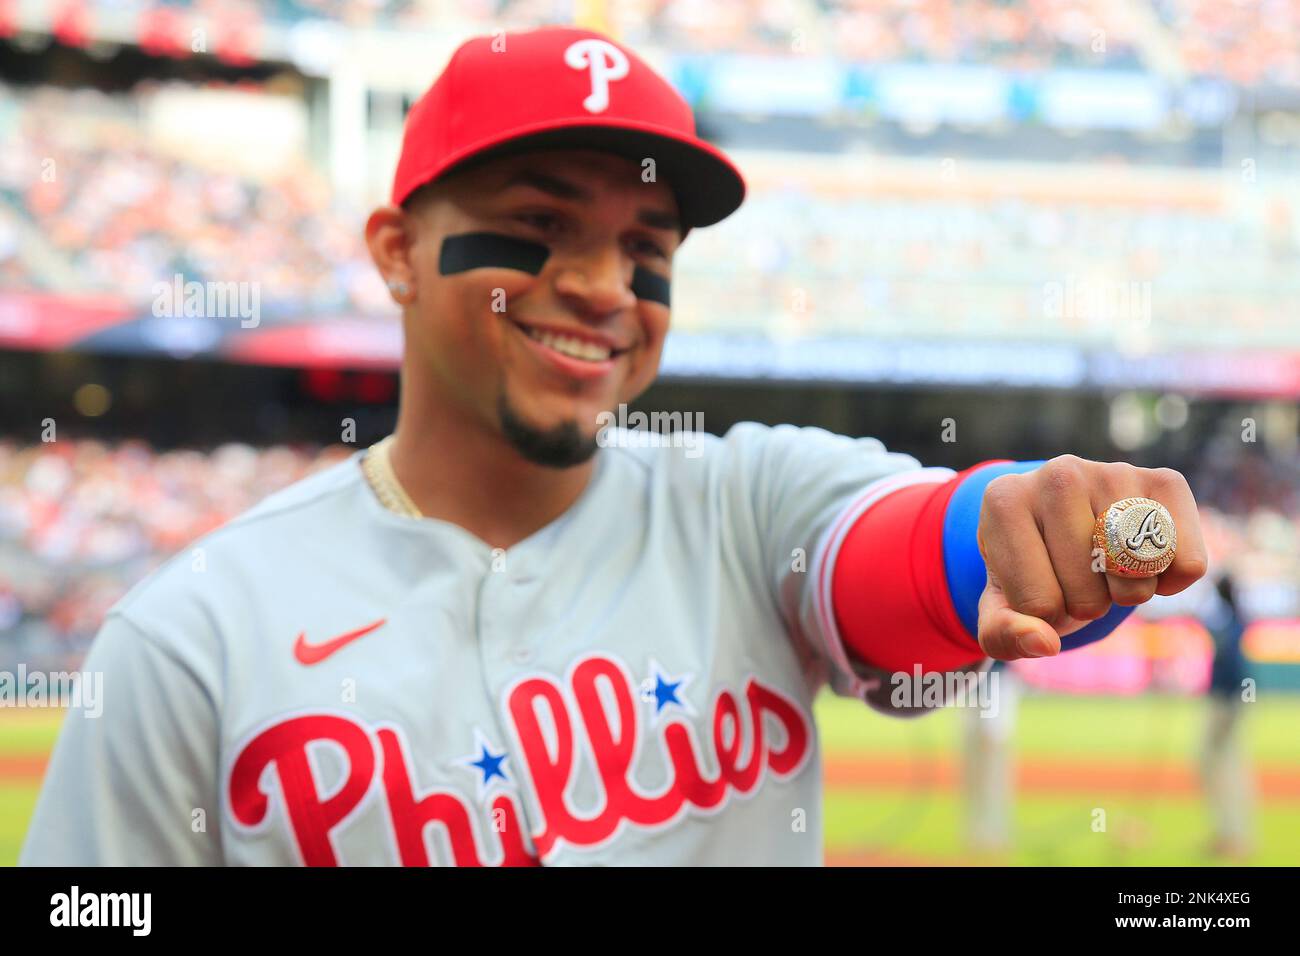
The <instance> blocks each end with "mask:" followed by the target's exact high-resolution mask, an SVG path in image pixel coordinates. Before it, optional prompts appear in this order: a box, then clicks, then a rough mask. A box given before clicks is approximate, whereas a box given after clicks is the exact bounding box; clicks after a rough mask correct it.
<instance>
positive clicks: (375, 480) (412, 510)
mask: <svg viewBox="0 0 1300 956" xmlns="http://www.w3.org/2000/svg"><path fill="white" fill-rule="evenodd" d="M392 443H393V436H392V435H389V436H388V437H387V438H382V439H380V440H379V441H377V442H375V443H374V444H373V445H371V446H370V447H369V448H367V449H366V453H365V455H364V456H363V457H362V459H361V473H362V474H364V475H365V476H366V481H367V482H368V483H369V485H370V488H371V490H372V491H374V493H375V497H376V498H378V499H379V503H380V504H382V505H383V506H384V507H385V508H387V509H388V510H389V511H395V512H397V513H398V514H399V515H404V516H406V517H407V518H423V517H424V515H423V514H422V513H421V512H420V509H419V508H417V507H416V506H415V502H414V501H412V500H411V496H410V495H408V494H407V493H406V489H405V488H403V487H402V483H401V482H400V481H398V480H397V473H396V472H394V471H393V462H392V459H391V458H390V457H389V449H390V448H391V446H392Z"/></svg>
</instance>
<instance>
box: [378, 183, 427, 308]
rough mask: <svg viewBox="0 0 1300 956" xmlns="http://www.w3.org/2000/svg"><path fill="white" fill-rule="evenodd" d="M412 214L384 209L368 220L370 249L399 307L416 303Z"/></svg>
mask: <svg viewBox="0 0 1300 956" xmlns="http://www.w3.org/2000/svg"><path fill="white" fill-rule="evenodd" d="M410 217H411V214H410V213H408V212H405V211H404V210H402V209H400V208H399V207H397V206H380V207H379V208H378V209H376V210H375V211H374V212H372V213H371V214H370V218H369V219H367V220H366V247H367V248H368V249H369V250H370V258H371V259H372V260H374V263H375V267H376V268H377V269H378V270H379V275H380V277H381V278H382V279H383V280H384V283H385V284H386V285H387V286H388V291H389V292H390V293H391V294H392V296H393V299H394V300H395V301H396V302H397V303H398V304H399V305H408V304H409V303H411V302H412V301H414V299H415V292H416V289H415V263H414V262H413V260H412V251H413V247H414V245H415V229H414V228H413V223H412V222H411V220H410Z"/></svg>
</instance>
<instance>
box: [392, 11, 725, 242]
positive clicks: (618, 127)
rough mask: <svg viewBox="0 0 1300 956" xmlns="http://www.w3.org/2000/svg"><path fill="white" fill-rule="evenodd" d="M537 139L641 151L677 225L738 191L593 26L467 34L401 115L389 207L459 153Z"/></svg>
mask: <svg viewBox="0 0 1300 956" xmlns="http://www.w3.org/2000/svg"><path fill="white" fill-rule="evenodd" d="M537 149H597V150H602V151H605V152H612V153H616V154H618V155H620V156H627V157H629V158H631V159H635V160H638V161H640V160H644V159H653V160H654V161H655V174H656V176H657V177H658V176H662V177H663V179H664V181H665V182H666V183H667V184H668V186H669V187H670V188H671V189H672V190H673V192H674V194H675V195H676V197H677V204H678V207H679V209H680V212H681V217H682V226H683V228H684V229H689V228H691V227H694V226H708V225H711V224H713V223H715V222H718V221H719V220H721V219H725V218H726V217H727V216H729V215H731V214H732V213H733V212H735V211H736V209H737V208H738V207H739V206H740V203H741V201H742V200H743V199H744V198H745V180H744V179H743V178H742V177H741V175H740V171H739V170H738V169H736V167H735V165H733V164H732V162H731V160H729V159H728V158H727V157H726V155H725V154H723V152H722V151H721V150H719V149H717V148H716V147H714V146H711V145H710V144H709V143H706V142H705V141H704V140H702V139H700V138H699V137H698V136H696V135H695V117H694V115H693V114H692V113H691V108H690V105H689V104H688V103H687V102H686V101H685V100H684V99H682V97H681V96H680V95H679V94H678V93H677V91H676V90H674V89H673V88H672V86H670V85H669V84H668V82H667V81H666V80H665V79H664V78H663V77H661V76H660V75H659V74H658V73H656V72H655V71H654V70H652V69H651V68H650V67H649V66H648V65H647V64H646V63H645V61H643V60H642V59H641V58H640V57H638V56H637V55H636V54H635V53H633V52H631V51H630V50H628V49H627V48H626V47H623V46H620V45H619V44H617V43H615V42H614V41H613V40H611V39H609V38H608V37H606V36H603V35H602V34H600V33H597V32H595V31H593V30H579V29H573V28H570V27H543V28H541V29H538V30H530V31H527V32H523V33H509V32H506V33H501V34H498V35H496V36H495V37H492V36H483V37H475V38H473V39H471V40H467V41H465V42H464V43H462V44H461V45H460V46H459V47H458V48H457V49H456V52H455V53H453V54H452V56H451V59H450V60H449V61H448V63H447V66H446V67H445V68H444V69H443V71H442V74H441V75H440V76H439V77H438V78H437V79H436V80H435V81H434V83H433V86H431V87H430V88H429V90H428V92H426V93H425V94H424V95H423V96H421V97H420V99H419V100H417V101H416V103H415V105H414V106H413V107H412V108H411V112H410V114H409V115H408V116H407V117H406V128H405V131H404V132H403V135H402V154H401V156H400V157H399V158H398V160H397V174H396V176H395V177H394V179H393V196H392V201H393V204H394V205H398V204H400V203H401V202H403V201H404V200H405V199H406V197H407V196H409V195H410V194H411V193H412V192H414V191H415V190H416V189H417V188H418V187H420V186H423V185H425V184H426V183H431V182H433V181H435V180H437V179H439V178H441V177H442V176H444V175H446V174H447V173H449V172H451V171H452V170H453V169H457V168H460V167H462V166H464V165H466V164H467V163H468V162H469V161H471V160H473V161H480V160H484V159H488V158H495V157H498V156H507V155H513V154H517V153H521V152H531V151H533V150H537Z"/></svg>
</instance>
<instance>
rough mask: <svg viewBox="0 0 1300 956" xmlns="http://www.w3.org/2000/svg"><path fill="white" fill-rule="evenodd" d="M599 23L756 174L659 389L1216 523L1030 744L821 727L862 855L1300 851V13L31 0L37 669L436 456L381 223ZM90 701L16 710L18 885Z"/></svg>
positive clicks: (1030, 857) (691, 279)
mask: <svg viewBox="0 0 1300 956" xmlns="http://www.w3.org/2000/svg"><path fill="white" fill-rule="evenodd" d="M574 22H576V23H580V24H583V25H588V26H594V27H596V28H599V29H603V30H605V31H607V32H609V33H611V34H612V35H614V36H616V37H618V38H620V39H621V40H623V41H624V42H626V43H628V44H629V45H631V46H632V47H633V48H635V49H636V50H637V51H638V52H640V53H641V54H642V55H644V56H645V58H646V59H647V60H649V61H650V62H651V63H652V64H653V65H655V66H656V67H657V68H658V69H659V70H660V71H661V72H663V73H664V74H665V75H666V76H668V77H669V78H670V79H671V80H672V81H673V82H674V84H675V85H676V86H677V87H678V88H679V89H680V91H681V92H682V93H683V95H684V96H686V98H687V99H688V100H689V101H690V102H691V103H692V104H693V106H694V107H695V109H696V111H697V116H698V119H699V125H700V130H701V132H702V133H703V134H704V135H706V136H707V137H709V138H710V139H712V140H714V141H716V142H717V143H719V144H720V145H722V146H723V147H724V148H726V149H727V150H728V151H729V152H730V153H731V154H732V155H733V156H734V157H735V158H736V160H737V161H738V163H739V165H740V166H741V168H742V169H743V170H744V171H745V173H746V175H747V178H748V180H749V183H750V188H751V191H750V195H749V198H748V200H747V201H746V203H745V205H744V206H743V207H742V209H741V210H740V211H739V212H738V213H737V214H736V215H734V216H733V217H732V218H731V219H729V220H727V221H725V222H724V223H722V224H720V225H718V226H715V227H712V228H709V229H705V230H696V231H695V232H694V233H692V235H691V236H690V237H689V238H688V240H687V242H686V243H685V245H684V246H683V248H682V250H681V252H680V253H679V254H678V256H677V260H676V265H675V271H676V277H675V282H674V295H673V298H674V315H673V323H674V326H673V328H674V331H673V333H672V334H671V336H670V339H669V344H668V348H667V351H666V353H665V359H664V365H663V374H662V378H661V380H660V381H659V383H658V384H657V385H656V386H655V387H654V388H653V389H652V390H651V391H650V392H648V393H647V394H646V395H645V396H644V397H643V399H642V400H641V401H640V402H639V403H638V406H639V407H640V408H642V409H645V410H669V411H671V410H679V411H683V412H693V413H696V414H700V415H702V416H703V421H704V427H705V428H706V429H707V430H709V431H713V432H716V433H721V432H724V431H725V430H726V429H727V428H728V427H729V426H730V425H731V424H733V423H734V422H736V421H739V420H743V419H757V420H760V421H766V422H771V423H776V422H781V421H789V422H794V423H797V424H815V425H821V426H823V427H825V428H829V429H833V430H835V431H839V432H843V433H846V434H853V435H874V436H876V437H879V438H880V439H881V440H883V441H884V442H885V443H886V444H887V445H888V446H890V447H891V448H892V449H895V450H899V451H905V452H909V453H911V454H913V455H916V456H917V457H918V458H920V459H921V460H922V461H923V462H925V463H926V464H931V465H947V466H951V467H955V468H961V467H964V466H966V465H969V464H972V463H974V462H976V461H979V460H982V459H986V458H995V457H996V458H1019V459H1037V458H1047V457H1051V456H1053V455H1057V454H1061V453H1064V452H1073V453H1076V454H1079V455H1083V456H1086V457H1091V458H1097V459H1103V460H1115V459H1124V460H1128V461H1133V462H1135V463H1137V464H1142V465H1168V466H1172V467H1176V468H1178V469H1180V470H1182V471H1183V472H1184V473H1185V474H1186V475H1187V476H1188V478H1189V480H1190V481H1191V483H1192V486H1193V489H1194V490H1195V492H1196V494H1197V496H1198V498H1199V500H1200V501H1201V503H1202V505H1203V509H1204V520H1205V522H1206V526H1207V531H1208V534H1209V537H1210V544H1211V549H1212V560H1213V569H1212V578H1213V580H1208V581H1206V582H1205V584H1204V586H1201V587H1198V588H1197V589H1196V590H1195V592H1194V593H1189V594H1187V595H1185V596H1183V597H1181V598H1178V599H1170V600H1161V599H1157V600H1156V601H1155V602H1153V603H1152V605H1150V606H1149V607H1147V608H1144V609H1143V610H1142V613H1141V614H1140V615H1134V616H1133V617H1132V618H1131V619H1130V620H1129V621H1128V622H1126V624H1125V626H1124V627H1123V628H1122V629H1121V630H1120V631H1119V632H1117V633H1116V634H1115V635H1113V636H1112V637H1110V638H1109V639H1107V640H1106V641H1104V642H1101V643H1099V644H1095V645H1092V646H1091V647H1089V648H1087V649H1085V650H1083V651H1080V652H1077V653H1072V654H1067V655H1064V656H1063V657H1061V658H1059V659H1056V660H1050V661H1033V662H1026V663H1022V664H1017V665H1014V666H1013V667H1011V668H1010V669H1007V670H1000V671H999V677H1000V678H1001V679H1002V689H1003V692H1004V693H1003V695H1002V706H1001V707H1000V708H999V713H998V716H997V717H996V718H984V717H979V716H978V713H977V712H976V711H973V710H969V709H968V710H949V711H945V712H943V713H940V714H937V715H934V716H932V717H927V718H926V719H924V720H920V721H901V720H890V719H887V718H884V717H881V716H878V715H875V714H873V713H870V712H868V711H866V710H865V709H864V708H863V707H862V706H861V705H860V704H856V703H854V702H852V701H843V700H836V699H832V698H829V697H827V698H826V699H824V700H823V701H821V703H820V707H819V715H818V716H819V720H820V723H821V726H822V730H823V733H824V741H825V749H826V775H827V825H826V836H827V858H828V862H830V863H841V864H854V863H888V864H904V865H906V864H912V863H919V864H925V863H938V864H945V863H979V862H1012V863H1036V864H1103V863H1104V864H1121V865H1122V864H1190V865H1199V864H1215V863H1218V862H1224V861H1227V862H1247V863H1257V864H1290V865H1295V864H1300V604H1298V591H1300V560H1298V556H1300V549H1298V544H1297V535H1298V534H1300V524H1298V523H1297V522H1298V518H1300V452H1298V450H1297V437H1298V434H1300V415H1298V413H1297V408H1298V406H1297V397H1298V396H1300V0H950V2H938V0H603V2H602V0H586V2H578V0H572V2H563V0H517V2H510V0H265V2H254V0H192V2H187V0H177V2H171V0H167V2H158V0H0V144H2V146H0V671H9V672H14V671H16V669H17V668H18V667H19V666H20V665H22V666H25V667H26V668H28V670H37V669H44V670H65V669H75V668H76V667H78V666H79V664H80V661H81V658H82V656H83V654H84V653H85V651H86V648H87V645H88V643H89V642H90V640H91V639H92V637H93V636H94V634H95V631H96V629H97V627H98V624H99V622H100V620H101V619H102V616H103V614H104V612H105V610H106V609H107V608H108V607H109V606H110V605H111V604H112V603H113V602H114V601H116V600H117V599H118V597H120V596H121V595H122V594H123V593H124V592H125V591H126V590H127V589H128V588H129V587H131V585H132V584H134V583H135V582H136V581H138V580H139V579H140V578H142V577H143V576H144V575H145V574H147V573H148V572H149V570H150V569H151V568H153V567H154V566H156V565H157V564H158V563H160V562H161V561H162V560H163V559H165V558H166V557H168V556H169V555H170V554H172V553H175V552H176V551H178V550H179V549H181V548H183V547H184V546H185V545H186V544H187V543H188V542H190V541H191V540H193V539H194V538H195V537H197V536H198V535H201V534H203V533H204V532H206V531H208V530H210V529H211V528H213V527H215V526H217V525H219V524H221V523H222V522H224V521H226V520H228V519H229V518H231V517H233V516H234V515H236V514H238V513H240V512H241V511H243V510H245V509H247V508H248V507H250V506H251V505H253V504H254V503H255V502H257V501H258V500H259V499H260V498H262V497H263V496H264V495H266V494H268V493H269V492H271V491H273V490H275V489H277V488H280V487H282V486H284V485H285V484H288V483H289V482H292V481H294V480H297V479H299V478H302V477H304V476H306V475H308V474H310V473H311V472H313V471H315V470H316V469H319V468H321V467H325V466H327V465H329V464H331V463H333V462H335V461H338V460H339V459H340V458H343V457H346V456H347V455H349V454H351V453H352V452H353V451H355V450H356V449H357V448H359V447H364V446H365V445H366V444H369V443H370V442H372V441H375V440H377V439H378V438H380V437H382V436H383V435H384V434H386V433H387V432H388V431H389V430H390V429H391V427H392V424H393V422H394V418H395V411H396V406H395V400H396V395H397V377H396V369H397V365H398V361H399V356H400V351H401V338H400V328H399V326H398V320H397V315H396V313H395V311H394V308H393V306H392V305H391V302H390V301H389V299H388V296H387V294H386V292H385V290H384V289H383V288H382V286H381V284H380V282H379V279H378V277H377V275H376V274H375V272H374V270H373V268H372V266H371V264H370V262H369V259H368V258H367V256H366V254H365V250H364V247H363V244H362V239H361V227H362V223H363V222H364V218H365V216H366V214H367V212H368V210H369V209H370V208H371V207H372V206H373V205H374V204H376V203H380V202H383V201H384V196H385V193H386V190H387V188H388V185H389V182H390V179H391V176H392V171H393V165H394V163H395V160H396V155H397V148H398V142H399V137H400V132H401V124H402V119H403V116H404V114H405V111H406V110H407V109H408V108H409V107H410V105H411V103H412V102H413V100H414V99H415V98H416V97H417V96H418V95H419V94H420V93H421V92H422V91H423V90H424V89H425V88H426V87H427V86H428V85H429V83H430V82H431V81H432V79H433V77H434V76H435V75H436V74H437V72H438V71H439V70H440V69H441V68H442V66H443V63H444V62H445V60H446V57H447V56H448V55H449V53H450V52H451V51H452V50H453V49H454V48H455V46H456V45H457V44H458V43H459V42H460V41H461V40H463V39H464V38H466V37H467V36H470V35H474V34H480V33H490V32H491V31H493V30H500V29H513V28H524V27H530V26H536V25H540V24H545V23H574ZM502 95H503V96H509V95H510V91H509V90H502ZM188 282H198V283H205V284H206V285H205V286H204V288H205V289H206V288H209V287H212V286H214V285H217V286H222V287H224V288H226V289H228V290H229V296H230V297H229V299H228V300H227V301H226V303H225V305H224V307H222V308H220V309H215V310H214V309H213V307H212V305H213V303H212V302H211V301H205V302H199V301H193V300H191V299H189V298H188V297H187V295H186V293H185V285H184V284H185V283H188ZM60 717H61V713H60V712H59V711H58V710H56V709H44V710H40V709H23V708H15V707H0V863H5V864H8V863H12V862H13V861H14V860H15V859H16V857H17V852H18V848H19V846H20V843H21V840H22V836H23V833H24V831H25V828H26V822H27V819H28V815H29V814H30V812H31V808H32V806H33V803H34V801H35V796H36V791H37V787H38V785H39V781H40V778H41V774H42V771H43V768H44V764H45V759H46V756H47V754H48V751H49V748H50V746H51V744H52V742H53V739H54V735H55V733H56V732H57V727H58V722H59V720H60ZM1098 811H1100V813H1099V812H1098ZM1099 821H1100V824H1099Z"/></svg>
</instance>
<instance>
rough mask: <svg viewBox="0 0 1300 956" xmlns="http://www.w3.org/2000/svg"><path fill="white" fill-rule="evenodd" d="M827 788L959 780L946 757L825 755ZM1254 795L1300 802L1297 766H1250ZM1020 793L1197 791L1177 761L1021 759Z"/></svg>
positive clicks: (951, 785)
mask: <svg viewBox="0 0 1300 956" xmlns="http://www.w3.org/2000/svg"><path fill="white" fill-rule="evenodd" d="M825 771H826V773H825V779H826V787H827V789H834V790H871V789H882V790H884V789H907V788H917V789H932V790H953V789H956V788H957V787H958V786H959V784H960V775H959V767H958V764H957V762H956V761H953V760H949V759H928V760H925V761H924V762H922V761H919V760H914V759H911V758H908V757H905V756H900V757H887V756H882V755H879V754H876V755H872V756H871V757H830V758H827V759H826V761H825ZM1255 787H1256V791H1257V793H1258V795H1259V797H1260V799H1263V800H1268V801H1278V802H1293V801H1297V802H1300V769H1290V768H1283V767H1262V768H1256V770H1255ZM1016 789H1017V791H1018V792H1020V793H1040V794H1042V793H1079V792H1085V793H1107V794H1120V795H1130V796H1142V797H1153V796H1175V797H1195V796H1197V795H1198V794H1199V793H1200V792H1201V784H1200V779H1199V776H1198V774H1197V771H1196V768H1195V767H1190V766H1188V765H1187V764H1185V763H1182V762H1178V763H1175V762H1172V761H1170V762H1168V763H1163V764H1161V763H1154V764H1137V763H1132V764H1125V763H1121V762H1118V761H1116V760H1114V759H1109V760H1101V759H1093V760H1088V759H1075V760H1070V761H1063V760H1062V761H1056V760H1044V759H1042V758H1034V759H1022V760H1020V761H1018V762H1017V766H1016Z"/></svg>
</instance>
